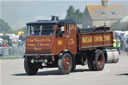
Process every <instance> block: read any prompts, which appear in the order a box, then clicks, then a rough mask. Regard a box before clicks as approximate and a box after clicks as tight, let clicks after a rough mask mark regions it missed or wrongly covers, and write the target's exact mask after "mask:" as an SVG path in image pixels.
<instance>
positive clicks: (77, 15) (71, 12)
mask: <svg viewBox="0 0 128 85" xmlns="http://www.w3.org/2000/svg"><path fill="white" fill-rule="evenodd" d="M82 15H83V13H82V12H80V10H79V9H76V10H75V8H74V7H73V6H72V5H70V6H69V8H68V10H67V14H66V17H65V19H66V20H73V21H75V22H76V23H77V24H81V21H82Z"/></svg>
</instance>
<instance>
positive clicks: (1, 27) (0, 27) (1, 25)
mask: <svg viewBox="0 0 128 85" xmlns="http://www.w3.org/2000/svg"><path fill="white" fill-rule="evenodd" d="M13 32H14V31H13V30H12V29H11V27H10V26H9V25H8V23H6V22H5V21H4V20H2V19H0V33H13Z"/></svg>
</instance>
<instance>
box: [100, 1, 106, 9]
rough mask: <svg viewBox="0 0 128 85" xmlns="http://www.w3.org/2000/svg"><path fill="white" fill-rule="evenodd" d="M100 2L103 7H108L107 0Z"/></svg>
mask: <svg viewBox="0 0 128 85" xmlns="http://www.w3.org/2000/svg"><path fill="white" fill-rule="evenodd" d="M101 3H102V6H103V7H104V8H107V7H108V0H101Z"/></svg>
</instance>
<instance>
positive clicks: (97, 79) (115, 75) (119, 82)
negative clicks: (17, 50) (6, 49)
mask: <svg viewBox="0 0 128 85" xmlns="http://www.w3.org/2000/svg"><path fill="white" fill-rule="evenodd" d="M23 61H24V60H23V59H13V60H1V61H0V62H1V69H2V74H1V75H0V77H1V82H2V83H1V84H2V85H128V55H122V56H120V61H119V63H117V64H106V65H105V68H104V70H103V71H100V72H99V71H89V70H88V67H87V66H77V69H76V71H75V72H72V73H70V74H69V75H60V74H59V72H58V68H44V69H41V70H39V72H38V74H37V75H35V76H28V75H26V73H25V71H24V67H23Z"/></svg>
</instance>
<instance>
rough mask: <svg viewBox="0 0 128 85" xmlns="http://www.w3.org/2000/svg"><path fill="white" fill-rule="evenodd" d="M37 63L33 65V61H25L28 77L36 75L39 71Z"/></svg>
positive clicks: (26, 59)
mask: <svg viewBox="0 0 128 85" xmlns="http://www.w3.org/2000/svg"><path fill="white" fill-rule="evenodd" d="M36 66H37V65H36V63H31V59H28V58H25V59H24V68H25V71H26V73H27V74H28V75H35V74H36V73H37V71H38V68H37V67H36Z"/></svg>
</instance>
